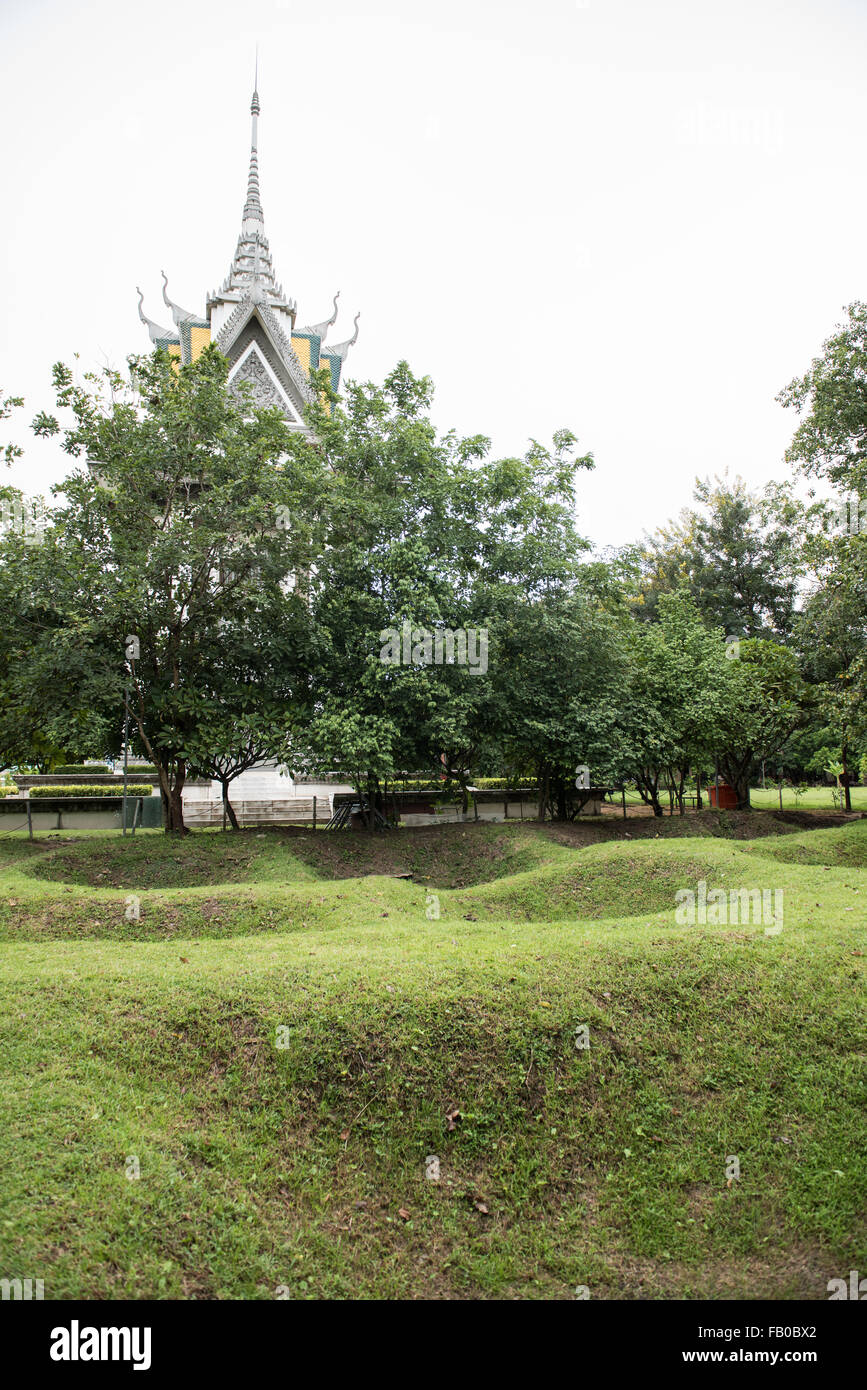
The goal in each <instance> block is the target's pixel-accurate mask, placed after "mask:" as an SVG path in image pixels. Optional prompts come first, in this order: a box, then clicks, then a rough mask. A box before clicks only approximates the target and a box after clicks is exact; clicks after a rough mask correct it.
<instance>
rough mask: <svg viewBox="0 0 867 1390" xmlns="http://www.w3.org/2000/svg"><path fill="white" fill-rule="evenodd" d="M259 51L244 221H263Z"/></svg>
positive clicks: (251, 103) (251, 113) (251, 108)
mask: <svg viewBox="0 0 867 1390" xmlns="http://www.w3.org/2000/svg"><path fill="white" fill-rule="evenodd" d="M261 109H262V108H261V106H260V105H259V51H258V48H257V50H256V76H255V78H254V86H253V100H252V101H251V102H250V116H251V118H252V123H253V129H252V132H251V136H250V172H249V174H248V175H247V201H246V203H245V204H244V221H245V222H246V221H247V219H248V218H252V219H253V220H254V221H256V222H261V221H263V216H262V203H261V200H260V198H259V112H260V111H261Z"/></svg>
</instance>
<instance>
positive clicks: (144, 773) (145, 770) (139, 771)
mask: <svg viewBox="0 0 867 1390" xmlns="http://www.w3.org/2000/svg"><path fill="white" fill-rule="evenodd" d="M127 772H128V774H129V776H130V777H159V775H160V774H159V773H158V772H157V770H156V768H155V767H152V766H151V764H150V763H130V764H129V767H128V768H127ZM115 774H116V775H118V774H119V775H120V776H123V764H122V763H121V765H120V767H116V768H115Z"/></svg>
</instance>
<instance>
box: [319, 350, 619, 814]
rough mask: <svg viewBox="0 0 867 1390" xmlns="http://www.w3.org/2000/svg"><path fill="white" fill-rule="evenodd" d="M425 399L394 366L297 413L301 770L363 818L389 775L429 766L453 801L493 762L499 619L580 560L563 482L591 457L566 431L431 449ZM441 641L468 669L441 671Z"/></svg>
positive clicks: (453, 665)
mask: <svg viewBox="0 0 867 1390" xmlns="http://www.w3.org/2000/svg"><path fill="white" fill-rule="evenodd" d="M431 394H432V388H431V384H430V382H429V381H428V380H427V379H426V378H421V379H419V378H416V377H414V376H413V374H412V373H411V372H410V370H409V368H408V367H407V365H406V364H405V363H400V364H399V365H398V367H397V368H396V369H395V370H394V371H393V372H392V373H391V374H390V375H389V376H388V378H387V379H386V381H385V382H384V383H383V385H382V386H381V387H378V386H374V385H373V384H371V383H367V384H364V385H359V384H353V383H350V384H349V385H348V387H347V389H346V394H345V398H344V401H343V403H340V402H338V401H336V400H335V399H334V398H329V400H328V405H329V407H330V408H329V409H325V407H324V406H323V407H322V408H320V409H319V411H318V412H317V411H314V412H313V414H312V415H311V424H312V425H313V427H314V429H315V434H316V439H317V441H318V445H319V447H320V448H321V449H322V451H323V456H324V459H325V461H326V464H327V466H328V469H329V477H330V487H329V493H328V496H327V498H326V499H325V502H324V504H323V516H324V520H325V544H324V546H323V549H322V552H321V554H320V555H319V556H318V558H317V560H316V564H315V568H314V572H313V573H312V574H311V577H310V585H309V591H308V592H309V602H310V610H311V615H312V620H313V624H314V629H315V633H316V642H317V643H318V644H319V650H318V658H317V661H316V663H315V669H314V687H315V706H316V713H315V717H314V719H313V724H312V728H311V743H312V748H313V757H314V759H315V761H316V765H318V766H319V767H321V768H323V769H324V768H330V769H333V768H334V767H335V766H341V767H342V768H343V769H344V770H345V771H347V772H348V773H351V775H352V777H353V782H354V784H355V786H356V789H357V791H358V793H359V795H360V796H361V797H362V798H363V799H364V801H365V803H366V804H367V805H368V806H369V807H370V808H371V813H372V808H373V807H374V806H376V805H377V804H378V803H381V802H382V799H383V794H384V790H385V787H386V786H387V783H388V781H389V780H390V779H393V778H394V776H395V775H396V774H398V773H404V772H410V771H419V770H424V769H429V770H431V771H433V770H439V771H440V772H441V771H442V767H443V764H442V761H441V759H442V757H443V756H445V760H446V765H447V767H449V768H451V769H452V771H453V773H454V777H455V780H457V781H458V783H459V784H460V785H461V786H462V788H463V794H464V797H465V798H466V786H467V779H468V776H469V772H470V769H471V767H472V766H473V765H474V764H475V763H477V761H478V759H479V757H480V756H481V754H482V752H483V750H484V751H485V752H486V753H487V754H488V755H490V753H491V744H492V736H491V730H492V729H494V728H497V720H496V714H495V711H496V710H498V709H500V708H501V706H502V699H501V696H500V694H499V693H498V691H499V690H500V689H501V687H502V681H503V679H504V675H503V673H504V671H505V668H506V665H507V658H506V656H505V655H504V653H505V650H506V649H505V647H504V645H503V643H504V642H505V641H506V638H507V633H508V625H509V622H510V620H511V615H513V614H514V613H517V612H519V611H520V610H521V609H526V608H527V607H528V605H532V604H533V603H535V602H536V601H537V600H538V599H539V597H540V596H541V595H542V594H545V593H549V592H553V590H554V589H555V588H557V587H558V586H560V587H562V586H563V585H565V584H567V583H568V581H569V577H570V576H571V575H573V574H574V572H575V570H576V567H577V562H578V557H579V556H580V554H581V553H582V551H583V549H584V548H585V547H586V542H583V541H582V540H581V538H580V537H578V536H577V533H576V531H575V526H574V505H575V498H574V479H575V475H576V473H577V471H578V470H579V469H581V468H586V467H589V466H591V460H590V458H589V456H584V457H583V458H576V457H575V440H574V438H573V436H572V435H571V434H569V433H568V432H567V431H562V432H560V433H559V434H558V435H557V436H556V437H555V439H554V441H553V447H552V448H551V449H547V448H545V447H544V446H542V445H540V444H538V443H536V442H533V443H532V444H531V447H530V448H529V449H528V451H527V454H526V455H525V457H524V458H522V459H500V460H489V459H488V457H487V453H488V448H489V441H488V440H486V439H485V438H483V437H481V436H475V437H472V438H469V439H458V438H457V437H456V436H455V435H454V434H453V433H449V434H446V435H444V436H438V434H437V432H436V430H435V428H434V426H433V424H432V423H431V420H430V417H429V413H428V412H429V407H430V401H431ZM482 633H484V634H486V637H485V640H486V641H487V643H488V644H489V645H488V646H487V647H486V649H485V660H484V662H482V660H481V659H480V658H481V645H480V644H481V642H482V637H481V635H480V634H482ZM389 634H398V636H397V638H396V639H395V638H389ZM404 634H405V636H404ZM445 634H448V635H449V637H450V638H452V639H454V635H455V634H460V635H461V636H460V637H459V638H458V640H459V641H464V642H466V643H467V644H468V650H467V653H466V656H467V657H468V658H469V659H465V660H463V661H461V660H459V659H457V658H456V656H455V654H454V653H453V659H451V660H450V659H448V651H447V648H446V643H445ZM438 642H439V643H440V647H439V648H437V643H438ZM474 646H475V651H476V656H477V657H479V659H477V660H475V661H473V659H472V650H473V647H474ZM392 648H393V650H392ZM437 650H439V656H440V659H438V658H437ZM458 655H459V652H458ZM495 671H496V673H497V674H496V678H495V676H494V672H495ZM498 682H499V683H500V684H499V686H498V684H497V683H498Z"/></svg>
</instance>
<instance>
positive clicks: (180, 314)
mask: <svg viewBox="0 0 867 1390" xmlns="http://www.w3.org/2000/svg"><path fill="white" fill-rule="evenodd" d="M160 275H161V276H162V277H163V303H164V304H165V306H166V308H167V309H171V311H172V318H173V319H174V321H175V324H181V323H197V322H198V319H199V316H198V314H191V313H190V312H189V310H188V309H182V308H181V306H180V304H175V303H174V302H173V301H172V300H171V299H169V296H168V288H169V277H168V276H167V275H166V272H165V271H164V270H161V271H160Z"/></svg>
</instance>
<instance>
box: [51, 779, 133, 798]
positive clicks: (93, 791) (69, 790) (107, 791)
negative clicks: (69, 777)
mask: <svg viewBox="0 0 867 1390" xmlns="http://www.w3.org/2000/svg"><path fill="white" fill-rule="evenodd" d="M126 794H127V796H150V794H151V788H150V784H149V783H144V782H128V783H127V788H126ZM118 795H119V793H118V792H116V791H115V790H114V788H113V787H62V786H58V787H31V788H30V796H31V798H33V797H42V798H46V799H47V798H50V799H52V800H53V799H55V798H57V797H68V798H71V797H78V798H82V797H87V796H110V797H112V798H114V799H116V798H117V797H118Z"/></svg>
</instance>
